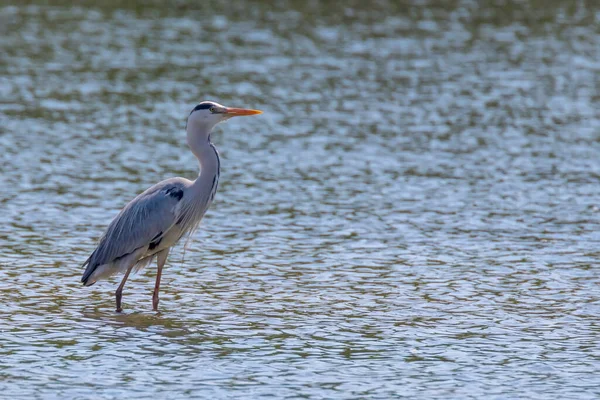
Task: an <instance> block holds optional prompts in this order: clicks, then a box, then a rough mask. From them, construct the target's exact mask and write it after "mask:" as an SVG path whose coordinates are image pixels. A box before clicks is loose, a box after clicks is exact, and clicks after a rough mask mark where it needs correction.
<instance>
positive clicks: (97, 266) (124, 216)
mask: <svg viewBox="0 0 600 400" xmlns="http://www.w3.org/2000/svg"><path fill="white" fill-rule="evenodd" d="M257 114H262V111H259V110H253V109H245V108H231V107H225V106H223V105H221V104H219V103H216V102H214V101H202V102H201V103H200V104H198V105H196V106H195V107H194V109H193V110H192V111H191V112H190V114H189V116H188V118H187V122H186V128H185V130H186V137H187V144H188V146H189V147H190V150H191V151H192V153H193V154H194V156H196V158H197V159H198V162H199V164H200V172H199V174H198V177H197V178H196V179H195V180H193V181H192V180H188V179H185V178H170V179H166V180H164V181H162V182H159V183H157V184H155V185H153V186H151V187H149V188H148V189H146V190H145V191H144V192H142V193H140V194H139V195H138V196H137V197H135V198H134V199H133V200H132V201H131V202H129V203H128V204H127V205H126V206H125V207H124V208H123V209H122V210H121V211H120V212H119V213H118V215H117V216H116V217H115V218H114V219H113V220H112V222H111V223H110V224H109V225H108V227H107V229H106V231H105V232H104V234H103V235H102V236H101V238H100V240H99V241H98V244H97V247H96V249H95V250H94V251H93V252H92V254H91V255H90V256H89V257H88V259H87V260H86V261H85V262H84V263H83V265H82V268H85V271H84V272H83V276H82V277H81V282H82V283H83V285H84V286H91V285H93V284H94V283H96V282H97V281H99V280H101V279H106V278H108V277H110V276H113V275H115V274H118V273H122V272H124V273H125V275H124V277H123V279H122V281H121V284H120V285H119V287H118V288H117V290H116V292H115V300H116V308H117V309H116V311H117V312H122V311H123V308H122V306H121V300H122V295H123V287H124V286H125V282H127V278H128V277H129V274H130V273H131V272H132V271H139V270H140V269H142V268H144V267H146V266H147V265H148V264H150V263H151V262H152V260H153V259H154V258H156V263H157V272H156V283H155V285H154V292H153V294H152V309H153V310H154V311H158V302H159V296H158V292H159V289H160V280H161V276H162V270H163V267H164V265H165V262H166V260H167V256H168V255H169V251H170V249H171V248H172V247H173V246H174V245H175V244H177V242H179V240H180V239H181V238H182V237H183V236H185V235H186V234H187V235H189V236H191V235H192V233H193V232H194V231H195V230H196V228H197V227H198V225H199V223H200V221H201V220H202V218H203V217H204V214H205V213H206V211H207V210H208V208H209V207H210V205H211V204H212V202H213V200H214V198H215V193H216V192H217V188H218V186H219V176H220V172H221V161H220V159H219V153H218V151H217V149H216V147H215V145H214V144H213V143H212V141H211V132H212V130H213V128H214V127H215V126H216V125H217V124H219V123H221V122H223V121H226V120H228V119H230V118H232V117H238V116H249V115H257Z"/></svg>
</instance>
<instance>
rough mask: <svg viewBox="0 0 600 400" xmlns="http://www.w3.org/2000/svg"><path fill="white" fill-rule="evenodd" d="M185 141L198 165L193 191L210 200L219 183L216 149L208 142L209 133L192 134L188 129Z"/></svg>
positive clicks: (218, 162)
mask: <svg viewBox="0 0 600 400" xmlns="http://www.w3.org/2000/svg"><path fill="white" fill-rule="evenodd" d="M187 141H188V145H189V146H190V149H191V150H192V153H194V155H195V156H196V158H197V159H198V162H199V163H200V174H199V175H198V178H196V180H195V181H194V184H193V188H194V191H196V194H197V195H201V194H205V195H207V196H209V197H210V200H212V197H213V196H214V192H215V191H216V187H217V184H218V182H219V174H220V172H221V161H220V159H219V153H218V152H217V149H216V148H215V146H214V145H213V144H212V143H211V142H210V131H208V132H206V131H205V132H200V131H196V132H194V131H191V130H190V129H188V134H187Z"/></svg>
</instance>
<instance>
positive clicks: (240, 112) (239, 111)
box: [224, 107, 262, 117]
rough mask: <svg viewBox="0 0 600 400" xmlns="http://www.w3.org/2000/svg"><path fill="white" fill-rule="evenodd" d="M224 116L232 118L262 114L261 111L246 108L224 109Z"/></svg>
mask: <svg viewBox="0 0 600 400" xmlns="http://www.w3.org/2000/svg"><path fill="white" fill-rule="evenodd" d="M224 114H229V115H231V116H232V117H241V116H244V115H257V114H262V111H259V110H250V109H248V108H229V107H227V108H225V112H224Z"/></svg>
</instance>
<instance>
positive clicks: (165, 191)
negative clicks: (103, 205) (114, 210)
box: [81, 179, 185, 284]
mask: <svg viewBox="0 0 600 400" xmlns="http://www.w3.org/2000/svg"><path fill="white" fill-rule="evenodd" d="M184 189H185V184H184V183H183V182H181V181H179V180H176V179H173V180H167V181H164V182H161V183H158V184H156V185H154V186H152V187H150V188H149V189H148V190H146V191H145V192H143V193H142V194H140V195H139V196H137V197H136V198H135V199H133V200H132V201H131V202H130V203H129V204H127V206H125V208H123V210H121V212H120V213H119V214H118V215H117V216H116V217H115V219H114V220H113V221H112V222H111V224H110V225H109V226H108V229H107V230H106V232H105V233H104V235H103V236H102V238H101V239H100V243H99V244H98V247H97V248H96V250H95V251H94V252H93V253H92V255H91V256H90V257H89V258H88V259H87V261H86V262H85V263H84V264H83V266H86V265H87V268H86V270H85V272H84V273H83V277H82V278H81V281H82V282H83V283H84V284H85V283H87V280H88V279H89V278H90V276H91V275H92V273H93V272H94V270H95V269H96V268H98V266H100V265H103V264H108V263H111V262H114V261H116V260H118V259H121V258H123V257H125V256H127V255H129V254H131V253H133V252H134V251H136V250H138V249H140V248H142V247H146V246H148V247H152V246H153V245H154V246H156V245H157V244H158V242H159V241H160V239H161V238H162V237H163V236H164V235H165V234H166V233H167V232H168V230H169V229H171V227H172V226H173V225H174V224H175V222H176V221H177V218H178V216H179V215H178V214H179V209H180V207H178V203H179V202H180V201H181V198H182V197H183V194H184Z"/></svg>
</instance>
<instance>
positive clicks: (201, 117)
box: [187, 101, 262, 132]
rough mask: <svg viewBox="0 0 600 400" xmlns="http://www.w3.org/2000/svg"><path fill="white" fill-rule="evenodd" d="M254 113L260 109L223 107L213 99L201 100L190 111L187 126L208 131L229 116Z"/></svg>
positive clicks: (257, 112)
mask: <svg viewBox="0 0 600 400" xmlns="http://www.w3.org/2000/svg"><path fill="white" fill-rule="evenodd" d="M256 114H262V111H258V110H250V109H246V108H232V107H225V106H223V105H221V104H219V103H215V102H214V101H203V102H202V103H200V104H198V105H197V106H196V107H194V109H193V110H192V112H190V115H189V117H188V120H187V126H188V127H192V128H194V129H200V130H204V131H207V132H210V130H211V129H212V128H213V127H214V126H215V125H217V124H218V123H219V122H223V121H226V120H228V119H229V118H232V117H241V116H245V115H256Z"/></svg>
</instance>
